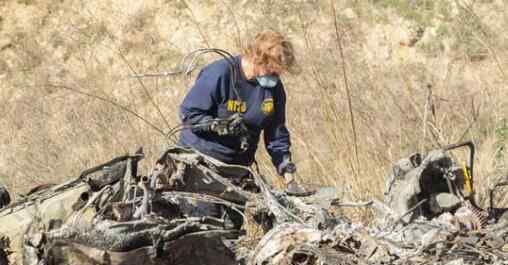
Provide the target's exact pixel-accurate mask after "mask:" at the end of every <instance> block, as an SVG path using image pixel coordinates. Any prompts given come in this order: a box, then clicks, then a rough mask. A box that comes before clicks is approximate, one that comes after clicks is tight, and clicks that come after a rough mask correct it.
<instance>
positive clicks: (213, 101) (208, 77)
mask: <svg viewBox="0 0 508 265" xmlns="http://www.w3.org/2000/svg"><path fill="white" fill-rule="evenodd" d="M224 79H225V78H224V75H222V74H221V73H218V72H217V71H215V70H214V69H209V68H204V69H203V70H202V71H201V72H200V73H199V75H198V77H197V79H196V82H195V83H194V85H193V86H192V88H191V89H190V91H189V92H188V93H187V95H186V96H185V98H184V100H183V102H182V104H181V105H180V120H181V121H182V123H183V124H185V125H197V124H203V125H205V124H207V121H209V120H211V119H213V118H215V117H216V116H217V104H218V102H219V101H220V99H219V98H220V90H221V87H222V86H223V82H224ZM207 128H208V127H207V126H199V127H194V128H192V131H193V132H202V131H205V130H207Z"/></svg>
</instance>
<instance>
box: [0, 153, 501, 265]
mask: <svg viewBox="0 0 508 265" xmlns="http://www.w3.org/2000/svg"><path fill="white" fill-rule="evenodd" d="M462 147H469V148H470V152H471V156H470V161H469V165H468V166H459V165H457V163H456V162H455V161H454V160H453V159H452V158H451V157H450V155H449V154H448V151H450V150H451V149H455V148H462ZM142 158H143V153H142V152H141V151H138V152H136V153H135V154H133V155H126V156H122V157H117V158H115V159H113V160H111V161H109V162H107V163H104V164H102V165H99V166H97V167H94V168H92V169H88V170H85V171H84V172H83V173H82V174H81V175H80V176H79V177H78V178H76V179H74V180H71V181H68V182H66V183H63V184H60V185H55V186H48V187H42V188H39V189H34V190H33V191H32V192H31V193H29V194H27V195H26V196H22V197H21V199H19V200H17V201H15V202H11V203H9V200H8V198H9V197H8V193H7V192H6V191H5V190H4V189H2V190H1V192H0V193H1V194H2V196H1V198H2V200H3V201H2V202H3V203H6V204H7V203H9V204H7V205H3V207H4V208H3V209H2V210H0V224H1V226H0V264H2V265H3V264H34V265H37V264H249V265H261V264H450V265H451V264H506V263H505V260H507V259H508V252H507V251H508V249H507V246H508V245H507V243H508V218H506V215H505V214H504V210H503V209H497V208H494V207H493V205H491V207H490V208H488V209H486V210H484V209H481V208H479V207H478V206H477V204H476V203H475V202H474V200H473V196H472V195H473V193H474V189H473V174H472V173H473V158H474V146H473V145H472V143H464V144H458V145H450V146H448V147H445V148H443V149H440V150H433V151H431V152H428V153H427V154H419V153H416V154H413V155H411V156H410V157H408V158H404V159H401V160H399V161H398V162H396V163H395V164H394V166H393V169H392V170H391V171H390V174H389V175H388V177H387V180H386V182H387V189H386V194H385V195H386V200H385V202H384V203H383V202H379V201H376V200H372V201H369V202H366V203H358V204H353V203H346V202H342V201H340V200H339V199H338V198H336V197H335V195H336V192H335V190H334V189H331V188H323V189H320V190H318V191H317V192H316V193H314V194H308V195H306V196H298V197H296V196H289V195H287V194H286V193H284V192H281V191H278V190H275V189H273V188H271V187H270V186H269V185H268V184H266V182H265V180H264V179H263V177H262V176H261V175H259V174H258V173H257V172H252V171H250V170H249V169H248V168H243V169H244V170H249V171H250V174H249V176H247V177H245V178H242V179H232V178H229V177H228V175H227V173H226V172H228V170H235V169H238V168H235V167H236V166H232V165H226V164H223V163H221V162H218V161H216V160H214V159H212V158H209V157H207V156H205V155H202V154H200V153H197V152H195V151H192V150H186V149H181V148H173V149H169V150H168V151H167V152H165V153H164V154H163V155H162V156H161V158H160V159H159V160H158V162H157V164H156V166H155V167H154V169H153V170H152V172H151V173H150V174H148V175H142V174H140V172H138V163H139V161H140V160H141V159H142ZM504 181H505V179H501V180H500V181H498V182H495V183H494V185H492V186H491V187H489V189H490V190H491V196H492V193H493V192H494V190H495V188H496V187H498V186H501V185H504V184H505V183H504ZM351 206H365V207H373V208H375V209H376V210H378V211H376V212H377V213H378V214H377V215H376V217H375V220H374V221H373V222H372V224H371V225H370V226H363V225H361V224H355V223H352V222H351V221H350V220H348V219H347V218H346V217H345V216H343V215H337V214H332V212H334V213H337V212H339V211H336V209H337V208H340V207H351ZM9 262H10V263H9Z"/></svg>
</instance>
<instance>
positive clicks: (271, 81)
mask: <svg viewBox="0 0 508 265" xmlns="http://www.w3.org/2000/svg"><path fill="white" fill-rule="evenodd" d="M256 80H257V81H258V83H259V85H260V86H262V87H267V88H272V87H275V86H276V85H277V83H279V77H278V76H277V75H262V76H257V77H256Z"/></svg>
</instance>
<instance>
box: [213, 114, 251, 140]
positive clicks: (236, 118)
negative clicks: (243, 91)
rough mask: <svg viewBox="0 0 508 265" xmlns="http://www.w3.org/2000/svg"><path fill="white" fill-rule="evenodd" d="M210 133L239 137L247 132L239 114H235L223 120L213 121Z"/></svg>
mask: <svg viewBox="0 0 508 265" xmlns="http://www.w3.org/2000/svg"><path fill="white" fill-rule="evenodd" d="M210 131H212V132H215V133H217V134H218V135H229V136H241V135H245V134H246V133H247V132H248V130H247V126H246V125H245V123H244V121H243V117H242V115H241V114H240V113H235V114H233V115H231V116H230V117H228V118H226V119H223V120H214V121H213V122H212V123H211V124H210Z"/></svg>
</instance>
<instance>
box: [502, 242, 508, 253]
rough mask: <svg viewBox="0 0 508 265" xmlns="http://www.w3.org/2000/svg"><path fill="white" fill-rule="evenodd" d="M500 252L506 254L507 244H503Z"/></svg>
mask: <svg viewBox="0 0 508 265" xmlns="http://www.w3.org/2000/svg"><path fill="white" fill-rule="evenodd" d="M501 251H503V252H508V244H504V246H503V247H502V248H501Z"/></svg>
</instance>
